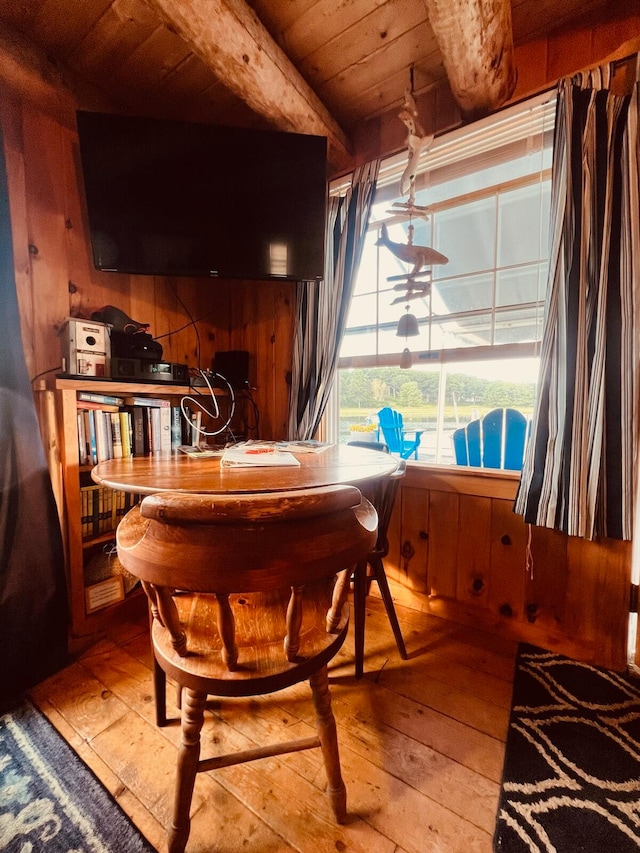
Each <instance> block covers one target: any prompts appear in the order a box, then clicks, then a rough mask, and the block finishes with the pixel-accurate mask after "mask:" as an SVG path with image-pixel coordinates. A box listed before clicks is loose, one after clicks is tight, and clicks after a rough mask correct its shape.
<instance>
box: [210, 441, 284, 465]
mask: <svg viewBox="0 0 640 853" xmlns="http://www.w3.org/2000/svg"><path fill="white" fill-rule="evenodd" d="M220 465H221V466H223V467H244V468H247V467H255V466H261V467H271V466H283V465H284V466H287V465H300V462H299V461H298V460H297V459H296V457H295V456H294V455H293V453H289V452H288V451H286V450H282V449H281V448H280V447H279V442H277V441H241V442H239V443H238V444H232V445H231V446H229V447H226V448H225V449H224V453H223V454H222V457H221V459H220Z"/></svg>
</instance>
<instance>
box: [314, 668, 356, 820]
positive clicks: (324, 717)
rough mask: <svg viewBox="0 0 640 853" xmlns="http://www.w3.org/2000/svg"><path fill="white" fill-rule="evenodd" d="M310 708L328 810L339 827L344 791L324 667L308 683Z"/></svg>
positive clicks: (343, 816)
mask: <svg viewBox="0 0 640 853" xmlns="http://www.w3.org/2000/svg"><path fill="white" fill-rule="evenodd" d="M309 684H310V685H311V692H312V694H313V704H314V707H315V709H316V723H317V726H318V737H319V738H320V748H321V749H322V757H323V758H324V767H325V771H326V774H327V782H328V792H329V799H330V801H331V808H332V809H333V813H334V815H335V817H336V820H337V822H338V823H344V822H345V821H346V819H347V789H346V788H345V786H344V781H343V779H342V773H341V771H340V754H339V752H338V735H337V731H336V720H335V717H334V716H333V711H332V710H331V694H330V693H329V676H328V673H327V667H326V666H323V667H322V669H320V670H319V671H318V672H316V673H314V674H313V675H312V676H311V678H310V679H309Z"/></svg>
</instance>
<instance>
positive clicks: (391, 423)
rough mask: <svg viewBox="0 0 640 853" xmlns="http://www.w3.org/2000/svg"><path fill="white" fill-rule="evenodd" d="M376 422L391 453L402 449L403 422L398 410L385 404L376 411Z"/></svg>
mask: <svg viewBox="0 0 640 853" xmlns="http://www.w3.org/2000/svg"><path fill="white" fill-rule="evenodd" d="M378 423H379V424H380V429H381V430H382V434H383V435H384V439H385V441H386V442H387V445H388V447H389V450H390V451H391V452H392V453H398V452H399V451H400V450H402V449H403V444H402V442H403V430H404V423H403V419H402V415H401V414H400V412H397V411H396V410H395V409H391V408H390V407H389V406H385V407H384V408H382V409H380V411H379V412H378Z"/></svg>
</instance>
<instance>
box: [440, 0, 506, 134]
mask: <svg viewBox="0 0 640 853" xmlns="http://www.w3.org/2000/svg"><path fill="white" fill-rule="evenodd" d="M424 2H425V5H426V8H427V14H428V15H429V21H430V23H431V27H432V28H433V32H434V34H435V37H436V40H437V42H438V45H439V46H440V51H441V52H442V56H443V63H444V68H445V71H446V72H447V77H448V79H449V85H450V86H451V91H452V92H453V96H454V98H455V99H456V101H457V102H458V104H459V106H460V110H461V112H462V115H463V117H464V118H465V119H466V120H468V121H470V120H474V119H478V118H482V117H483V116H485V115H488V114H489V113H490V112H492V111H493V110H495V109H497V108H498V107H500V106H502V104H504V103H505V101H507V100H508V99H509V98H510V97H511V95H512V94H513V91H514V89H515V87H516V82H517V73H516V66H515V61H514V50H513V32H512V27H511V2H510V0H424Z"/></svg>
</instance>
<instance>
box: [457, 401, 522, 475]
mask: <svg viewBox="0 0 640 853" xmlns="http://www.w3.org/2000/svg"><path fill="white" fill-rule="evenodd" d="M529 430H530V423H529V422H528V421H527V418H526V417H525V416H524V415H523V414H522V412H519V411H517V409H511V408H503V409H492V410H491V411H490V412H488V413H487V414H486V415H484V417H482V418H477V419H475V420H473V421H470V422H469V423H468V424H467V425H466V426H465V427H460V428H459V429H457V430H455V432H454V433H453V436H452V438H453V447H454V453H455V457H456V463H457V464H458V465H471V466H474V467H478V468H480V467H481V468H502V469H505V470H513V471H519V470H520V469H521V468H522V460H523V456H524V447H525V443H526V439H527V436H528V433H529Z"/></svg>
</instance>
